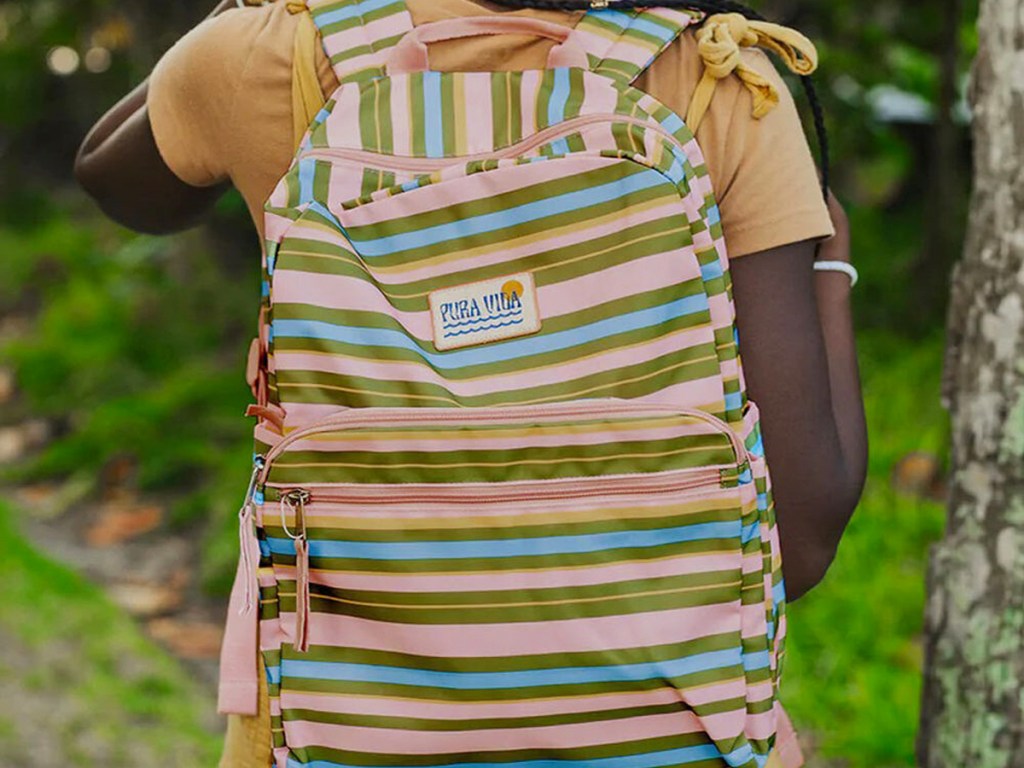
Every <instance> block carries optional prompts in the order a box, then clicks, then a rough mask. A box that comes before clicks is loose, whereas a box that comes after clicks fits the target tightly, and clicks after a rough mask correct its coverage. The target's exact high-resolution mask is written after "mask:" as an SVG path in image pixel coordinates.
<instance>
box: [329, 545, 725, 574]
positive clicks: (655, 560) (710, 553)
mask: <svg viewBox="0 0 1024 768" xmlns="http://www.w3.org/2000/svg"><path fill="white" fill-rule="evenodd" d="M734 554H736V550H734V549H726V550H711V551H707V552H695V553H693V554H690V555H666V556H665V557H655V558H649V559H646V560H619V559H616V560H615V565H646V564H648V563H660V562H663V561H665V560H679V559H683V558H691V557H715V556H716V555H734ZM593 567H594V566H593V565H565V566H554V567H551V568H531V569H530V571H529V572H530V573H552V572H555V571H558V572H562V571H582V570H589V569H590V568H593ZM310 572H311V573H330V574H331V575H334V576H346V575H350V574H351V575H352V576H357V577H362V576H365V575H366V572H365V571H340V570H338V571H336V570H330V571H324V570H323V569H319V568H313V569H311V571H310ZM491 573H493V571H486V570H484V571H430V572H429V573H428V574H427V575H429V576H431V577H435V576H441V577H443V576H480V575H488V574H491ZM502 573H507V574H515V573H520V571H502ZM407 576H408V574H404V573H386V572H384V571H380V572H377V573H374V574H373V577H374V578H382V579H383V578H394V579H404V578H406V577H407Z"/></svg>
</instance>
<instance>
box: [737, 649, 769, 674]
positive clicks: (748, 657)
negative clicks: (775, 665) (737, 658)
mask: <svg viewBox="0 0 1024 768" xmlns="http://www.w3.org/2000/svg"><path fill="white" fill-rule="evenodd" d="M769 666H771V660H770V659H769V656H768V651H759V652H758V653H745V654H743V669H744V670H746V671H747V672H754V671H756V670H758V669H767V668H768V667H769Z"/></svg>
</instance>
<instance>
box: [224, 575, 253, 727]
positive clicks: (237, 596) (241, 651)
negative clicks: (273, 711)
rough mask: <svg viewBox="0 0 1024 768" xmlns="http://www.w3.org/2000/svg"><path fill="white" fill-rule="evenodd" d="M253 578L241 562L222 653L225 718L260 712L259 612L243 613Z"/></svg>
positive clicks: (229, 606) (232, 591)
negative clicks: (257, 657) (248, 584)
mask: <svg viewBox="0 0 1024 768" xmlns="http://www.w3.org/2000/svg"><path fill="white" fill-rule="evenodd" d="M250 578H252V577H251V575H250V574H249V573H247V572H246V570H245V568H244V567H243V564H242V559H241V558H239V561H238V570H237V571H236V573H235V584H234V586H233V587H232V588H231V599H230V601H229V602H228V617H227V624H226V627H225V630H224V640H223V642H222V644H221V649H220V682H219V684H218V688H217V712H219V713H220V714H222V715H250V716H251V715H255V714H257V712H259V679H258V677H257V675H258V674H259V667H258V666H257V662H256V649H257V644H258V640H257V629H258V621H259V616H258V612H257V611H256V610H255V609H252V610H250V611H249V613H247V614H243V613H241V610H242V608H243V607H244V605H245V583H246V580H247V579H250Z"/></svg>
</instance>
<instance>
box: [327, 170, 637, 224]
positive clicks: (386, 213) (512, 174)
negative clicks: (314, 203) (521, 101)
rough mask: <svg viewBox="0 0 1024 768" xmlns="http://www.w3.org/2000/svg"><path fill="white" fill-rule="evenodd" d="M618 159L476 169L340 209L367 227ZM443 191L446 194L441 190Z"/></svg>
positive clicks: (342, 214) (343, 216)
mask: <svg viewBox="0 0 1024 768" xmlns="http://www.w3.org/2000/svg"><path fill="white" fill-rule="evenodd" d="M617 162H619V161H618V160H615V159H614V158H605V157H589V156H580V157H574V158H568V159H565V160H559V161H558V162H557V163H537V164H534V165H516V166H512V167H510V168H507V169H506V170H505V171H504V172H502V173H476V174H472V175H469V176H465V171H464V170H462V171H461V175H462V176H464V178H463V179H462V180H461V181H460V182H459V183H458V184H449V185H447V186H445V187H443V188H442V187H436V186H435V187H433V188H432V189H431V194H421V195H417V194H404V195H396V196H395V197H392V198H389V199H387V200H385V201H383V202H381V203H379V204H376V205H372V206H361V207H359V208H354V209H352V210H350V211H338V212H337V213H338V215H339V217H340V218H341V221H342V223H343V224H344V225H345V226H346V227H364V226H371V225H374V224H378V223H380V222H381V221H391V220H394V219H398V218H402V217H405V216H415V215H418V214H421V213H431V212H433V211H437V210H440V209H442V208H448V207H450V206H453V205H462V204H465V203H470V202H476V201H478V200H480V199H482V198H486V197H490V196H491V195H497V194H504V193H507V192H513V191H515V190H517V189H521V188H522V187H525V186H530V185H532V184H541V183H544V182H547V181H554V180H556V179H561V178H564V177H565V176H566V175H567V174H570V173H584V172H586V171H590V170H593V169H595V168H600V167H603V166H607V165H614V164H615V163H617ZM442 193H443V194H442Z"/></svg>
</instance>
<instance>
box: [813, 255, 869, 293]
mask: <svg viewBox="0 0 1024 768" xmlns="http://www.w3.org/2000/svg"><path fill="white" fill-rule="evenodd" d="M814 269H815V270H816V271H818V272H843V273H845V274H846V275H848V276H849V278H850V287H851V288H853V286H855V285H856V284H857V281H858V280H859V279H860V275H859V274H858V272H857V268H856V267H855V266H853V264H851V263H850V262H848V261H816V262H814Z"/></svg>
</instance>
